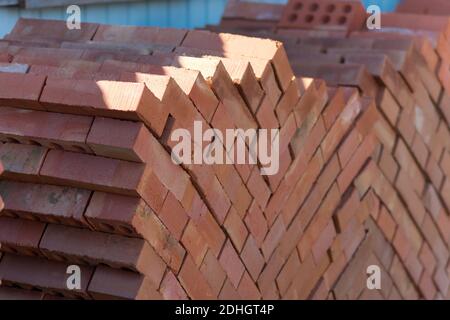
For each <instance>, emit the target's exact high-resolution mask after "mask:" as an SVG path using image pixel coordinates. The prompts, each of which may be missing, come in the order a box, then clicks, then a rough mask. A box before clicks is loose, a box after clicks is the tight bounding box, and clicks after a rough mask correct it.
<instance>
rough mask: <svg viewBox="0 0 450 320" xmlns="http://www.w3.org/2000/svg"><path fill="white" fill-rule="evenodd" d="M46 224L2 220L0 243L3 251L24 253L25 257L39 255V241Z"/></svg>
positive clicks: (9, 219)
mask: <svg viewBox="0 0 450 320" xmlns="http://www.w3.org/2000/svg"><path fill="white" fill-rule="evenodd" d="M44 229H45V223H42V222H37V221H27V220H20V219H12V218H7V217H1V218H0V243H1V244H2V251H4V252H12V253H18V252H20V253H22V254H25V255H36V254H39V249H38V245H39V241H40V239H41V237H42V234H43V233H44Z"/></svg>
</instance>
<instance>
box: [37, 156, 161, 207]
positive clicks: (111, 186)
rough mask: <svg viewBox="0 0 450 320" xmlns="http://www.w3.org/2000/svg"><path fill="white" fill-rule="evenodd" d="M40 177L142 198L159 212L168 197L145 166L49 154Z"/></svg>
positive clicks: (94, 158)
mask: <svg viewBox="0 0 450 320" xmlns="http://www.w3.org/2000/svg"><path fill="white" fill-rule="evenodd" d="M40 175H41V177H42V179H43V180H45V181H49V182H50V183H64V184H65V185H69V184H70V185H75V186H81V187H85V188H88V189H89V188H90V189H96V190H98V191H111V192H114V193H120V194H123V195H130V196H141V197H142V198H143V199H144V200H145V201H146V202H147V203H148V204H149V205H150V206H151V207H152V209H154V210H155V211H156V212H159V210H160V209H161V207H162V204H163V201H164V198H165V196H166V194H167V189H166V188H165V187H164V186H163V185H162V184H161V182H159V180H158V179H157V177H156V176H155V173H154V172H153V170H152V169H150V168H149V167H146V166H145V165H143V164H138V163H132V162H127V161H123V160H115V159H109V158H103V157H96V156H91V155H84V154H77V153H71V152H64V151H59V150H51V151H50V152H49V153H48V155H47V157H46V160H45V162H44V165H43V166H42V169H41V171H40Z"/></svg>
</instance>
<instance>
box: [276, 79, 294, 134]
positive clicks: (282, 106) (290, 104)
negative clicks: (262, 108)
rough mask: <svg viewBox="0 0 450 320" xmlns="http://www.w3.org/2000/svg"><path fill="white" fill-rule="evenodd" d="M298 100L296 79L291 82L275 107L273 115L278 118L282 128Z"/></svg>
mask: <svg viewBox="0 0 450 320" xmlns="http://www.w3.org/2000/svg"><path fill="white" fill-rule="evenodd" d="M299 99H300V92H299V90H298V87H297V81H296V79H294V80H292V81H291V83H290V84H289V87H288V88H287V89H286V91H285V92H284V93H283V96H282V97H281V99H280V101H279V102H278V105H277V106H276V109H275V113H276V115H277V117H278V120H279V122H280V125H281V126H283V125H284V123H285V122H286V120H287V118H288V117H289V115H290V113H291V111H292V110H293V109H294V107H295V106H296V105H297V102H298V100H299Z"/></svg>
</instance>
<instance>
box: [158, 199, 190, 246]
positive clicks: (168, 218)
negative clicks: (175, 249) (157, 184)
mask: <svg viewBox="0 0 450 320" xmlns="http://www.w3.org/2000/svg"><path fill="white" fill-rule="evenodd" d="M159 218H160V219H161V221H162V222H163V223H164V225H165V226H166V227H167V229H169V231H170V233H171V234H172V235H173V236H174V237H175V238H176V239H177V240H179V239H180V238H181V234H182V233H183V230H184V227H185V226H186V224H187V221H188V216H187V214H186V212H185V210H184V209H183V207H182V206H181V204H180V202H179V201H178V200H177V199H176V198H175V197H174V196H173V195H172V194H171V193H168V194H167V197H166V199H165V200H164V204H163V206H162V208H161V212H160V213H159Z"/></svg>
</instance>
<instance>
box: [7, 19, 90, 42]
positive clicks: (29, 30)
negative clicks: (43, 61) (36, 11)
mask: <svg viewBox="0 0 450 320" xmlns="http://www.w3.org/2000/svg"><path fill="white" fill-rule="evenodd" d="M97 27H98V25H97V24H94V23H82V24H81V29H75V30H69V29H68V28H66V23H65V22H64V21H56V20H46V21H43V20H38V19H24V18H21V19H19V21H18V22H17V24H16V25H15V26H14V28H13V30H12V31H11V32H10V33H9V35H8V36H7V39H9V40H13V39H16V40H22V41H36V40H46V41H55V42H58V41H87V40H91V39H92V37H93V36H94V34H95V32H96V30H97Z"/></svg>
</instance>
